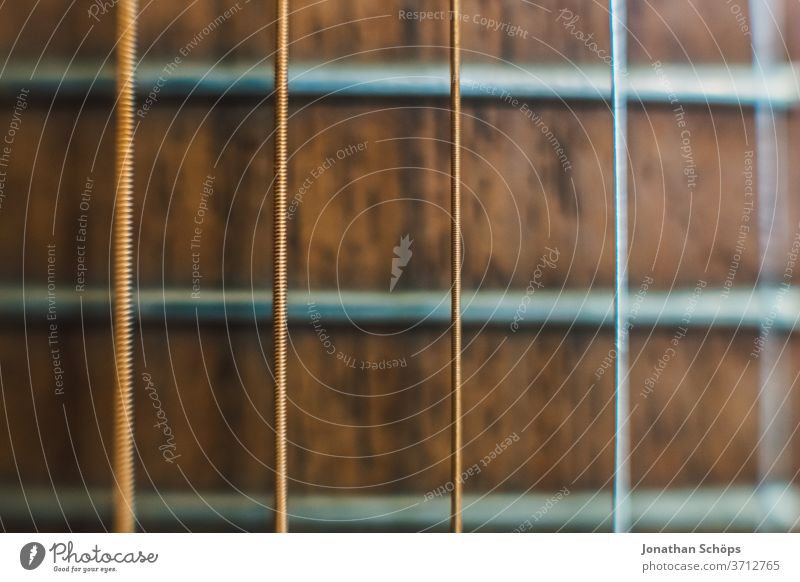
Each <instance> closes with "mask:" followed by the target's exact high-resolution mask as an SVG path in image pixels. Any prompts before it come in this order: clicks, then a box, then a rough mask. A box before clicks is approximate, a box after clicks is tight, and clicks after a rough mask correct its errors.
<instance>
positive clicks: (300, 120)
mask: <svg viewBox="0 0 800 582" xmlns="http://www.w3.org/2000/svg"><path fill="white" fill-rule="evenodd" d="M463 4H464V5H463V11H464V14H465V18H464V21H463V23H462V36H463V61H464V69H463V73H462V86H463V92H464V105H463V115H464V118H463V145H464V153H463V197H464V198H463V239H464V252H465V255H464V266H463V286H464V299H463V302H464V322H465V324H464V325H465V329H464V336H465V337H464V352H463V367H464V381H465V384H464V410H465V417H464V431H465V432H464V443H465V449H464V464H465V471H467V473H465V476H464V487H465V493H466V495H467V498H466V500H465V515H464V519H465V529H470V530H476V529H477V530H481V531H557V530H563V531H607V530H609V529H610V528H611V519H610V514H611V490H612V486H613V477H614V470H615V467H614V437H615V432H616V431H617V430H624V431H628V432H629V434H630V438H631V456H630V459H629V467H630V472H631V489H632V507H633V528H634V529H636V530H640V531H661V530H679V531H692V530H706V531H727V530H735V531H755V530H779V531H784V530H791V529H794V528H796V526H797V522H798V517H800V506H798V504H797V499H798V498H797V493H796V490H795V487H796V481H797V470H796V467H798V463H799V462H800V457H798V454H799V452H798V447H796V446H794V445H795V443H796V441H797V435H796V425H797V422H796V419H797V412H798V411H797V404H798V403H797V399H796V398H794V397H793V392H794V388H795V383H796V378H797V373H798V367H797V365H796V363H795V362H796V361H797V355H798V354H797V350H798V344H797V342H796V341H795V340H794V338H793V336H792V330H793V329H794V325H795V322H796V319H797V314H798V306H800V296H798V294H797V290H796V289H795V285H794V281H793V277H794V276H795V273H794V269H795V265H794V261H795V260H796V259H797V253H798V251H799V250H800V242H798V238H797V237H798V220H800V215H799V214H798V208H797V201H796V197H795V196H790V195H789V192H790V190H789V185H790V184H794V183H796V182H797V178H798V176H797V168H798V165H797V164H794V163H792V160H794V159H795V158H796V157H797V155H798V151H797V144H798V136H797V135H796V133H797V129H798V128H797V121H798V119H797V115H796V105H797V102H798V94H799V92H798V84H797V81H796V77H795V75H794V70H793V68H792V66H791V63H792V62H793V60H794V59H796V58H798V51H799V50H800V47H799V46H798V38H800V36H798V34H797V32H798V31H797V22H799V21H800V20H799V19H800V5H798V3H797V2H796V1H794V0H786V1H785V2H781V1H777V0H776V1H774V2H771V1H768V0H758V1H752V2H749V3H748V2H746V1H745V0H730V1H726V2H714V3H712V2H700V1H692V0H675V1H672V2H658V3H651V2H647V1H641V2H638V1H637V2H631V3H630V6H629V9H628V13H627V18H628V26H629V34H628V47H629V65H630V69H629V74H628V81H629V92H630V101H629V104H630V108H629V138H628V139H629V148H630V152H629V156H630V159H629V162H630V174H629V176H630V190H629V193H630V194H629V196H630V200H629V209H628V212H629V221H628V222H629V232H628V237H629V256H630V263H629V279H630V295H631V296H630V300H629V303H630V306H631V313H630V319H629V329H630V338H631V353H630V370H629V383H630V401H631V415H630V418H629V419H626V422H624V423H623V424H622V426H620V427H616V426H615V415H614V360H615V353H614V351H613V347H614V328H613V323H614V320H613V286H614V249H615V232H614V213H613V208H614V206H613V203H614V198H613V157H612V154H613V150H612V115H611V110H610V102H609V97H610V66H609V64H610V48H609V32H608V30H609V14H608V7H607V5H606V3H602V2H594V1H591V0H580V1H577V0H574V1H573V0H559V1H554V0H538V1H537V2H528V1H525V0H503V1H500V2H498V1H490V0H464V3H463ZM291 9H292V15H291V21H290V22H291V33H290V34H291V39H292V44H291V48H290V58H291V71H290V78H291V92H292V94H291V100H290V114H291V119H290V131H289V148H290V156H291V159H290V164H289V172H290V183H289V201H290V216H289V284H290V307H289V314H290V340H291V343H290V354H289V398H290V406H289V425H288V430H289V440H290V445H289V477H290V498H289V510H290V513H291V527H292V529H293V530H296V531H351V530H357V531H419V530H426V531H427V530H433V531H444V530H445V529H446V527H447V518H448V506H449V505H448V504H449V501H448V498H447V495H448V491H449V489H450V488H452V484H451V483H449V478H450V477H449V455H450V438H449V428H450V425H449V423H450V409H449V400H448V394H449V387H450V376H449V360H450V340H449V333H448V331H449V328H448V326H449V284H450V266H449V249H450V245H449V229H450V217H449V168H450V165H449V163H450V162H449V156H450V148H449V128H450V125H449V109H448V108H449V101H448V92H449V84H448V68H447V55H448V52H447V51H448V49H447V43H448V38H449V37H448V22H447V10H448V3H447V2H445V1H439V2H422V1H421V0H403V1H402V2H399V1H394V0H391V1H386V2H351V1H347V0H323V1H312V0H295V1H294V2H292V4H291ZM140 11H141V13H140V17H139V27H140V35H139V55H140V57H141V62H140V63H139V66H138V69H137V108H138V110H137V116H136V122H137V126H136V162H135V163H136V180H135V192H136V231H135V242H136V252H137V254H136V281H137V288H136V295H135V298H136V300H137V343H136V370H135V378H134V380H135V398H136V405H135V406H136V410H135V413H136V425H135V426H136V444H137V453H138V455H137V456H138V458H137V491H138V519H139V529H141V530H144V531H184V530H192V531H209V530H210V531H228V530H234V531H236V530H240V529H243V530H252V531H267V530H269V529H270V527H271V522H272V519H273V518H272V512H271V510H270V504H271V490H272V483H273V478H274V474H273V470H272V467H273V456H272V455H273V440H274V432H273V429H272V387H273V383H272V378H271V370H270V365H271V361H272V356H271V354H272V340H271V337H272V330H271V326H270V319H271V316H270V312H271V304H270V300H271V273H272V252H271V241H272V191H271V181H272V177H273V170H272V152H273V139H272V131H273V126H274V124H273V108H272V96H271V92H272V88H273V84H272V65H271V63H272V56H273V51H274V35H275V26H274V22H273V18H274V16H273V15H274V13H275V7H274V3H273V2H271V1H268V0H267V1H256V0H251V1H247V0H238V1H234V0H193V1H191V2H186V3H176V2H168V1H166V0H140ZM0 15H2V17H0V57H2V58H0V61H1V62H2V65H1V68H0V98H1V99H0V135H2V136H3V140H4V142H3V144H1V145H0V147H2V149H0V172H2V174H1V175H0V265H2V268H1V269H0V313H2V318H1V319H0V326H1V327H2V333H0V388H1V392H2V401H1V406H2V415H1V416H0V423H2V424H3V426H2V429H1V430H0V491H1V492H2V494H0V520H2V527H3V529H4V530H7V531H33V530H48V531H64V530H71V531H84V530H89V531H97V530H104V529H105V528H107V527H110V492H111V482H112V481H111V479H112V477H111V468H110V458H111V436H112V414H111V411H112V401H113V390H114V385H115V377H114V355H113V346H112V343H111V337H112V335H111V326H110V302H109V299H110V268H109V267H110V264H111V263H110V261H111V246H110V243H111V240H112V238H111V236H112V228H111V226H112V215H113V210H114V191H115V190H114V186H115V182H114V137H115V129H114V105H115V103H114V101H115V92H114V65H115V55H114V46H115V38H116V30H115V15H116V12H115V7H114V2H113V0H106V1H101V0H93V1H91V2H90V1H88V0H81V1H79V2H76V1H71V2H67V1H65V0H61V1H58V0H38V1H36V2H26V3H19V2H18V3H5V4H3V5H2V6H1V7H0ZM469 471H471V472H469Z"/></svg>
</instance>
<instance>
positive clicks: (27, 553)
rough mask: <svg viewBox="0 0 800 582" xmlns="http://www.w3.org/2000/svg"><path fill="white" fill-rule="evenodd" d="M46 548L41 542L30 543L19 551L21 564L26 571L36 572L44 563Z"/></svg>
mask: <svg viewBox="0 0 800 582" xmlns="http://www.w3.org/2000/svg"><path fill="white" fill-rule="evenodd" d="M44 554H45V551H44V546H43V545H42V544H40V543H39V542H28V543H27V544H25V545H24V546H22V549H21V550H20V551H19V563H20V564H22V567H23V568H25V569H26V570H35V569H36V568H38V567H39V566H41V564H42V562H43V561H44Z"/></svg>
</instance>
